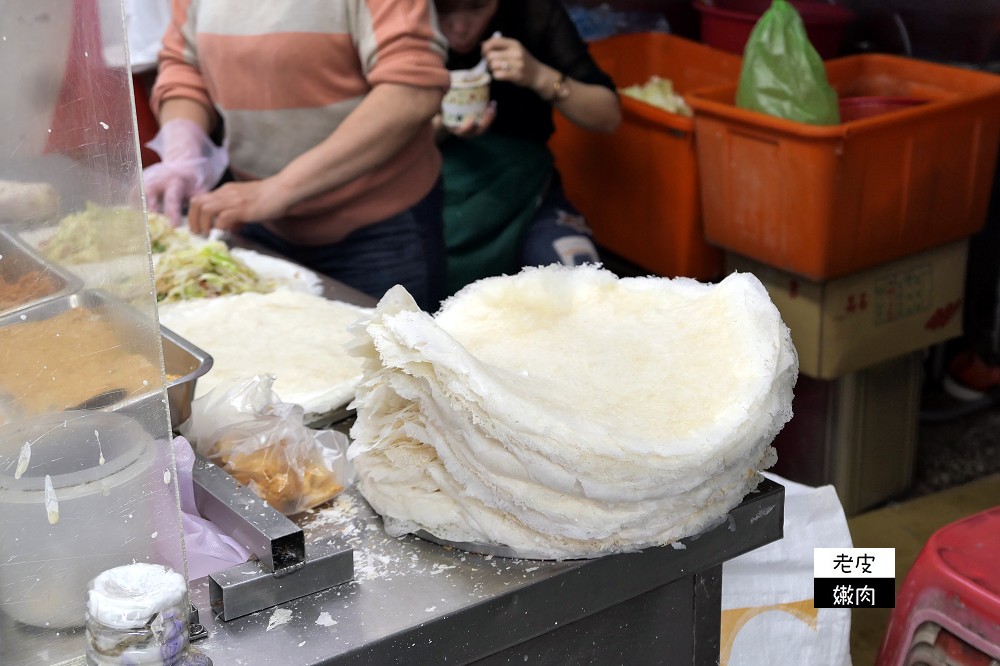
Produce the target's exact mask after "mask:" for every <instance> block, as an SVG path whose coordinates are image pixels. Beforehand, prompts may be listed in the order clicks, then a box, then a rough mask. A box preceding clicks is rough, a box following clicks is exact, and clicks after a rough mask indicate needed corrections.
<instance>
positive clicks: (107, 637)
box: [86, 563, 212, 666]
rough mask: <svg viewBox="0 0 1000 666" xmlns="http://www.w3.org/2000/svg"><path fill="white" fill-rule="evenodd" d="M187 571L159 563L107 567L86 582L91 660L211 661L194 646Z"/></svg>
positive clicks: (137, 665) (191, 665) (172, 664)
mask: <svg viewBox="0 0 1000 666" xmlns="http://www.w3.org/2000/svg"><path fill="white" fill-rule="evenodd" d="M189 611H190V603H189V601H188V595H187V583H186V581H185V580H184V577H183V576H181V575H180V574H178V573H177V572H175V571H173V570H172V569H170V568H169V567H165V566H162V565H158V564H145V563H137V564H129V565H125V566H121V567H115V568H114V569H108V570H107V571H105V572H103V573H101V574H100V575H99V576H97V577H96V578H94V579H93V580H92V581H90V584H89V585H88V586H87V613H86V641H87V663H88V664H90V665H91V666H147V665H148V666H210V665H211V664H212V661H211V659H209V658H208V657H207V656H205V655H204V654H202V653H200V652H199V651H197V650H194V649H192V648H191V647H190V635H191V634H190V623H189V620H188V613H189Z"/></svg>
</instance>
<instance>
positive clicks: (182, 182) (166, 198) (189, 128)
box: [142, 118, 229, 227]
mask: <svg viewBox="0 0 1000 666" xmlns="http://www.w3.org/2000/svg"><path fill="white" fill-rule="evenodd" d="M146 145H147V146H149V147H150V148H152V149H153V150H155V151H156V152H157V154H159V156H160V159H161V160H162V161H160V162H158V163H156V164H152V165H150V166H148V167H146V168H145V169H143V170H142V180H143V187H144V188H145V190H146V205H147V206H148V207H149V209H150V210H152V211H156V212H162V213H164V214H165V215H166V216H167V218H169V219H170V222H171V223H172V224H173V225H174V226H175V227H176V226H179V225H180V223H181V210H182V208H183V206H184V204H185V203H186V202H188V201H190V200H191V197H193V196H195V195H196V194H201V193H202V192H208V190H209V189H211V188H212V187H213V186H215V184H216V183H218V182H219V179H220V178H222V174H223V173H224V172H225V170H226V166H227V165H228V164H229V157H228V155H227V154H226V149H225V148H224V147H222V148H220V147H219V146H216V145H215V144H214V143H212V140H211V139H209V138H208V135H207V134H205V130H203V129H202V128H201V127H200V126H199V125H198V123H196V122H194V121H192V120H187V119H186V118H175V119H173V120H171V121H168V122H167V123H165V124H164V125H163V127H161V128H160V131H159V132H158V133H157V134H156V136H155V137H153V140H152V141H150V142H149V143H147V144H146Z"/></svg>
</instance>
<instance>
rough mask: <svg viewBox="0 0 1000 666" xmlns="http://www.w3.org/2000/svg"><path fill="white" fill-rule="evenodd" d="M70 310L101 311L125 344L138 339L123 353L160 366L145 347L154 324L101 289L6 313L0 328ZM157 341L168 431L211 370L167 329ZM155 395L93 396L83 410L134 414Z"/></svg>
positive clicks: (197, 351)
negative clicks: (164, 381)
mask: <svg viewBox="0 0 1000 666" xmlns="http://www.w3.org/2000/svg"><path fill="white" fill-rule="evenodd" d="M74 308H84V309H87V310H93V311H97V312H100V313H101V315H102V316H103V317H106V318H107V320H108V321H109V322H111V323H112V325H113V326H114V327H115V328H116V329H120V330H121V331H122V334H123V335H122V338H123V340H124V341H126V343H127V341H128V340H135V341H136V345H135V348H131V349H129V348H127V349H126V351H129V352H132V353H139V354H142V355H144V356H146V357H147V358H148V359H149V361H150V362H151V363H152V364H153V365H154V366H158V365H159V363H160V361H159V358H158V356H159V353H160V350H159V349H156V348H155V347H153V346H152V345H150V344H148V341H150V340H153V339H155V338H153V337H152V334H151V333H150V329H151V328H152V327H153V326H156V323H155V321H154V320H152V319H151V318H149V317H147V316H145V315H143V314H142V313H140V312H139V311H137V310H135V309H134V308H132V307H130V306H129V305H127V304H125V303H123V302H122V301H119V300H118V299H116V298H115V297H114V296H112V295H111V294H109V293H107V292H104V291H100V290H95V289H85V290H82V291H79V292H76V293H73V294H70V295H68V296H63V297H61V298H57V299H53V300H50V301H47V302H46V303H43V304H39V305H37V306H35V307H33V308H31V309H28V310H22V311H20V312H19V313H17V314H7V315H4V316H2V317H0V328H4V327H6V326H12V325H15V324H18V323H20V322H22V321H41V320H44V319H48V318H50V317H54V316H56V315H59V314H62V313H64V312H66V311H68V310H71V309H74ZM158 337H159V339H160V341H161V346H162V353H163V365H164V371H165V373H166V375H167V382H166V386H167V401H168V406H169V408H170V424H171V427H172V428H174V429H176V428H177V426H179V425H180V424H181V423H183V422H184V421H185V420H186V419H187V418H188V416H190V413H191V400H192V399H193V398H194V389H195V383H196V382H197V380H198V378H199V377H201V376H203V375H204V374H205V373H206V372H208V371H209V369H211V367H212V357H211V356H210V355H208V354H207V353H206V352H204V351H203V350H201V349H199V348H198V347H196V346H195V345H193V344H191V343H190V342H188V341H187V340H185V339H184V338H182V337H180V336H179V335H177V334H176V333H174V332H173V331H171V330H169V329H167V328H165V327H162V326H160V327H159V336H158ZM143 343H145V344H143ZM159 396H160V393H159V391H158V390H157V387H155V386H151V387H150V389H149V391H146V392H140V393H135V394H132V395H126V396H121V395H113V394H105V395H102V396H93V397H92V399H91V400H88V401H87V402H88V403H89V404H88V405H87V408H89V409H104V410H109V411H135V410H136V409H139V408H141V407H142V406H143V405H145V404H147V403H148V402H149V401H150V400H151V399H159Z"/></svg>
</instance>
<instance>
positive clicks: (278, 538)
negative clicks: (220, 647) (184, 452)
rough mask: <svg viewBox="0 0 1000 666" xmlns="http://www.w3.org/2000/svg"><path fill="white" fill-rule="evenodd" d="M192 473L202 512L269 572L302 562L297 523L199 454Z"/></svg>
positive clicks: (302, 540)
mask: <svg viewBox="0 0 1000 666" xmlns="http://www.w3.org/2000/svg"><path fill="white" fill-rule="evenodd" d="M191 476H192V479H193V481H194V501H195V504H196V505H197V507H198V511H199V512H200V513H201V515H202V516H204V517H205V518H207V519H208V520H211V521H212V522H213V523H215V524H216V525H217V526H218V527H219V529H220V530H222V531H223V532H224V533H225V534H228V535H229V536H231V537H232V538H233V539H235V540H236V541H237V542H238V543H240V544H242V545H243V546H244V547H246V548H247V549H248V550H249V551H250V552H251V553H253V554H254V555H255V556H256V558H257V560H258V562H259V563H260V566H261V567H262V568H263V569H264V570H266V571H267V573H268V575H271V574H275V575H280V574H282V573H287V572H289V571H290V570H293V569H295V568H297V567H301V566H302V565H303V563H304V562H305V559H306V548H305V536H304V535H303V533H302V529H301V528H299V526H298V525H296V524H295V523H293V522H292V521H290V520H289V519H288V518H285V517H284V516H283V515H281V514H280V513H278V512H277V511H275V510H274V509H272V508H271V507H270V506H269V505H268V504H267V502H265V501H264V500H262V499H261V498H259V497H257V495H255V494H254V493H253V491H251V490H250V489H249V488H245V487H243V486H241V485H240V484H239V483H237V481H236V479H234V478H233V477H232V476H230V475H229V474H227V473H226V472H225V470H223V469H221V468H220V467H218V466H217V465H215V464H214V463H212V462H211V461H210V460H208V459H207V458H205V457H204V456H202V455H198V457H197V459H196V460H195V463H194V468H193V469H192V472H191ZM258 610H259V609H258Z"/></svg>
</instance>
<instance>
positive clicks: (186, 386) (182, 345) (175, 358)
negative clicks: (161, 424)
mask: <svg viewBox="0 0 1000 666" xmlns="http://www.w3.org/2000/svg"><path fill="white" fill-rule="evenodd" d="M160 340H161V341H162V344H163V368H164V372H165V373H166V375H167V403H168V405H169V407H170V427H171V428H173V429H174V430H177V427H178V426H179V425H180V424H182V423H184V422H185V421H187V420H188V417H189V416H191V401H192V400H194V388H195V385H196V384H197V382H198V378H199V377H201V376H203V375H204V374H205V373H206V372H208V371H209V370H211V369H212V362H213V361H212V357H211V356H210V355H209V354H208V352H206V351H204V350H202V349H201V348H199V347H196V346H195V345H193V344H191V343H190V342H188V341H187V340H186V339H184V338H182V337H181V336H179V335H177V334H176V333H174V332H173V331H171V330H170V329H169V328H167V327H166V326H162V325H161V326H160Z"/></svg>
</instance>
